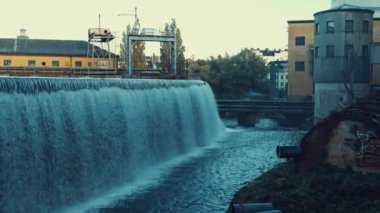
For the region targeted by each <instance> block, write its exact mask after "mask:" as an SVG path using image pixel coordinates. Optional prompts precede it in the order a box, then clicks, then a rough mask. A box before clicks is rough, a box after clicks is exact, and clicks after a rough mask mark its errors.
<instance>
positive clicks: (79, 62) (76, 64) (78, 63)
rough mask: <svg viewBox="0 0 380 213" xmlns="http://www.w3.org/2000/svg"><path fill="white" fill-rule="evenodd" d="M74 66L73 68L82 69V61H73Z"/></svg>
mask: <svg viewBox="0 0 380 213" xmlns="http://www.w3.org/2000/svg"><path fill="white" fill-rule="evenodd" d="M78 65H79V66H78ZM74 66H75V68H82V67H83V63H82V61H75V62H74Z"/></svg>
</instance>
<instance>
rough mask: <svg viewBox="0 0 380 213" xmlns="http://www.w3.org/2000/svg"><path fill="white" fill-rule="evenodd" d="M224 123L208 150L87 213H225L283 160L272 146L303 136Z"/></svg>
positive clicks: (288, 131) (205, 149)
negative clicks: (244, 188) (250, 184)
mask: <svg viewBox="0 0 380 213" xmlns="http://www.w3.org/2000/svg"><path fill="white" fill-rule="evenodd" d="M224 123H225V125H226V126H227V129H226V132H225V134H224V135H223V136H222V138H221V139H220V140H219V141H218V142H217V143H215V144H214V145H213V146H211V147H207V148H203V149H202V150H198V152H197V153H196V154H193V155H190V156H188V157H187V158H184V159H182V160H181V162H177V163H176V164H174V165H172V166H170V168H165V172H160V173H157V178H156V179H155V180H154V181H150V182H149V183H148V184H146V185H145V186H141V187H140V188H139V189H135V190H133V192H132V193H129V194H127V195H119V196H120V198H119V201H117V202H115V204H114V205H112V206H108V207H106V206H103V207H102V208H97V209H92V210H91V211H90V212H102V213H107V212H183V213H186V212H192V213H194V212H199V213H201V212H225V210H226V209H227V207H228V205H229V202H230V200H231V198H232V197H233V195H234V193H235V192H236V191H237V190H239V189H240V188H241V187H242V186H244V184H245V183H247V182H248V181H251V180H253V179H255V178H257V177H258V176H260V174H262V173H263V172H265V171H267V170H269V169H271V168H273V167H274V166H275V165H276V164H277V163H279V162H281V161H282V160H280V159H278V158H277V157H276V154H275V148H276V146H277V145H290V144H294V143H295V142H296V141H297V140H299V139H300V137H301V136H302V135H304V134H305V131H301V130H297V129H277V130H262V129H257V128H241V127H238V126H237V125H235V124H234V122H233V121H224ZM142 178H143V179H144V178H146V177H142Z"/></svg>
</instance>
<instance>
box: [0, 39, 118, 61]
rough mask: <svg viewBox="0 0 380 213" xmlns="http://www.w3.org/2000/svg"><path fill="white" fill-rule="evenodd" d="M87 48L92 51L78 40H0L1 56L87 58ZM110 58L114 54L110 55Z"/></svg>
mask: <svg viewBox="0 0 380 213" xmlns="http://www.w3.org/2000/svg"><path fill="white" fill-rule="evenodd" d="M89 45H90V46H89ZM89 47H90V48H91V49H92V48H93V45H92V44H89V43H88V42H86V41H78V40H47V39H26V38H21V39H20V38H18V39H14V38H0V53H2V54H16V55H17V54H19V55H60V56H62V55H64V56H87V50H88V48H89ZM94 48H95V49H97V50H99V51H101V52H102V54H104V55H106V54H108V51H106V50H104V49H101V48H100V47H98V46H95V45H94ZM111 56H112V57H113V56H115V54H114V53H111Z"/></svg>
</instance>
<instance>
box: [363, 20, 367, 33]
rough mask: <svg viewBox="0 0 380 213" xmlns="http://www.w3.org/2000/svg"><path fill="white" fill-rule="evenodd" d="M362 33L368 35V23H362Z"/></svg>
mask: <svg viewBox="0 0 380 213" xmlns="http://www.w3.org/2000/svg"><path fill="white" fill-rule="evenodd" d="M363 33H368V21H363Z"/></svg>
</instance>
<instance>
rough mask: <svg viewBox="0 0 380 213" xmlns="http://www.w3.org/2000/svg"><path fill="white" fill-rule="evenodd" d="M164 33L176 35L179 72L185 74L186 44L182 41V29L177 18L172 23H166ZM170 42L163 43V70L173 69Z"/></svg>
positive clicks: (161, 50)
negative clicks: (178, 25)
mask: <svg viewBox="0 0 380 213" xmlns="http://www.w3.org/2000/svg"><path fill="white" fill-rule="evenodd" d="M164 33H165V34H166V35H175V37H176V43H177V46H176V56H177V64H176V66H177V74H179V75H183V74H185V55H184V53H185V46H184V45H183V43H182V37H181V31H180V29H179V28H177V23H176V21H175V19H172V22H171V23H170V24H167V23H166V24H165V29H164ZM170 51H171V48H170V44H169V43H167V42H162V43H161V49H160V52H161V66H162V70H164V71H170V70H172V67H171V61H170V54H171V53H170Z"/></svg>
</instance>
